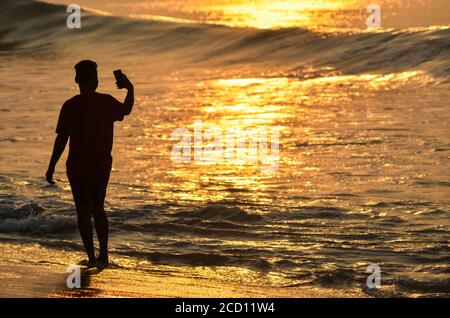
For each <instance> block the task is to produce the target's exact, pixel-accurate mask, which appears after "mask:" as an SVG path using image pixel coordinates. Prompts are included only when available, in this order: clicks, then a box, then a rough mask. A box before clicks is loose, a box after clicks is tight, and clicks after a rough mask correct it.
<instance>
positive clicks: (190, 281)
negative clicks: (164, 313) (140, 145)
mask: <svg viewBox="0 0 450 318" xmlns="http://www.w3.org/2000/svg"><path fill="white" fill-rule="evenodd" d="M77 256H79V255H77V253H73V252H63V251H56V250H52V249H47V248H43V247H40V246H38V245H32V244H28V245H22V244H20V245H17V244H10V243H6V244H2V253H1V258H2V259H1V260H0V266H1V268H2V271H1V273H0V280H1V281H2V285H3V286H2V289H1V290H0V297H120V298H123V297H138V298H142V297H146V298H148V297H152V298H153V297H155V298H161V297H164V298H173V297H176V298H179V297H183V298H184V297H187V298H190V297H200V298H223V297H233V298H237V297H244V298H247V297H252V298H278V297H288V298H311V297H364V296H366V297H367V295H365V294H363V293H362V292H356V291H354V292H351V291H349V289H346V290H345V291H340V290H336V289H325V288H319V287H279V286H257V285H242V284H237V283H228V282H224V281H220V280H216V279H204V278H198V277H197V278H196V277H182V276H180V275H179V274H174V273H172V272H165V271H164V270H157V269H155V270H154V271H152V272H150V271H143V270H137V269H124V268H118V267H114V266H113V267H112V268H107V269H103V270H97V269H93V270H89V271H86V270H85V269H82V288H80V289H69V288H67V287H66V278H67V276H68V275H69V273H67V272H66V266H65V265H64V264H63V262H62V260H64V261H65V262H75V261H76V259H77ZM12 259H14V261H12ZM45 259H48V261H45Z"/></svg>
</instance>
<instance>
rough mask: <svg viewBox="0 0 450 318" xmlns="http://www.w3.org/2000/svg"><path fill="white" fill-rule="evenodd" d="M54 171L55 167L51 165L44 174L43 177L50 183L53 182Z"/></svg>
mask: <svg viewBox="0 0 450 318" xmlns="http://www.w3.org/2000/svg"><path fill="white" fill-rule="evenodd" d="M54 173H55V167H53V166H50V167H48V170H47V173H46V174H45V178H46V179H47V182H48V183H50V184H55V181H53V174H54Z"/></svg>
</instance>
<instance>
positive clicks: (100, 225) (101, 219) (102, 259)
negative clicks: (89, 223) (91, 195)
mask: <svg viewBox="0 0 450 318" xmlns="http://www.w3.org/2000/svg"><path fill="white" fill-rule="evenodd" d="M92 214H93V215H94V222H95V231H96V232H97V238H98V242H99V244H100V254H99V255H98V259H97V260H98V262H99V263H104V264H107V263H108V232H109V226H108V218H107V217H106V213H105V209H104V207H103V200H98V201H96V203H95V204H94V208H93V210H92Z"/></svg>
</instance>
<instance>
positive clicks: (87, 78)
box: [75, 60, 98, 91]
mask: <svg viewBox="0 0 450 318" xmlns="http://www.w3.org/2000/svg"><path fill="white" fill-rule="evenodd" d="M75 72H76V75H75V82H76V83H78V85H79V86H80V89H81V88H84V89H88V90H94V91H95V90H96V89H97V86H98V77H97V63H95V62H94V61H90V60H83V61H80V62H78V63H77V65H75Z"/></svg>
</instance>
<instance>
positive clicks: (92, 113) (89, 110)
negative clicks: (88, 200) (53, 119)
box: [56, 93, 125, 172]
mask: <svg viewBox="0 0 450 318" xmlns="http://www.w3.org/2000/svg"><path fill="white" fill-rule="evenodd" d="M124 115H125V114H124V106H123V104H122V103H121V102H119V101H118V100H117V99H115V98H114V97H112V96H111V95H107V94H99V93H93V94H85V95H84V94H83V95H77V96H74V97H72V98H71V99H69V100H68V101H66V102H65V103H64V105H63V106H62V108H61V112H60V114H59V119H58V124H57V127H56V133H57V134H63V135H67V136H70V146H69V156H68V158H67V166H68V167H69V166H70V167H73V168H75V169H76V170H79V171H80V170H84V171H86V170H91V169H92V168H96V167H104V166H105V165H108V164H109V165H110V164H111V160H112V158H111V150H112V145H113V137H114V122H115V121H121V120H123V117H124ZM80 172H82V171H80Z"/></svg>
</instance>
